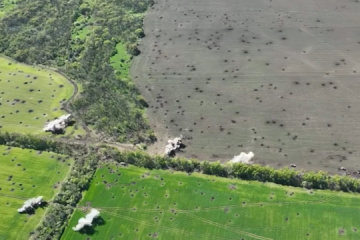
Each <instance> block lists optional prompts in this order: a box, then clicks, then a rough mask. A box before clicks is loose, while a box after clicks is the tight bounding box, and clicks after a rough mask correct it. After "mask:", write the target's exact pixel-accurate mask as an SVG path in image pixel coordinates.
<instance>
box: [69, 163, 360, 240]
mask: <svg viewBox="0 0 360 240" xmlns="http://www.w3.org/2000/svg"><path fill="white" fill-rule="evenodd" d="M359 201H360V196H359V195H355V194H346V193H340V192H330V191H311V190H305V189H301V188H293V187H284V186H280V185H275V184H270V183H259V182H251V181H239V180H232V179H226V178H219V177H214V176H206V175H202V174H192V176H189V175H187V174H186V173H181V172H170V171H162V170H153V171H150V170H148V169H141V168H137V167H132V166H130V167H126V168H124V167H116V166H114V165H107V166H104V167H102V168H100V169H98V170H97V172H96V175H95V177H94V179H93V181H92V183H91V186H90V188H89V190H88V191H87V192H86V193H85V194H84V198H83V200H82V201H81V202H80V204H79V206H78V209H77V210H76V211H75V213H74V215H73V216H72V218H71V220H70V222H69V226H68V227H67V229H66V230H65V232H64V234H63V237H62V239H64V240H69V239H92V240H94V239H172V240H176V239H188V240H190V239H197V240H199V239H227V240H229V239H237V240H238V239H246V240H248V239H249V240H250V239H261V240H270V239H276V240H281V239H284V240H288V239H293V240H296V239H299V240H300V239H301V240H303V239H314V240H318V239H328V240H332V239H334V240H335V239H359V233H358V231H359V228H360V223H359V222H360V215H359V208H358V205H359ZM89 207H93V208H96V209H98V210H99V211H100V212H101V214H100V216H101V217H100V218H99V219H97V220H96V221H95V224H94V226H93V227H89V228H86V229H85V231H82V232H75V231H73V230H72V229H71V228H72V227H74V226H75V225H76V223H77V221H78V219H79V218H80V217H83V216H85V214H86V209H89Z"/></svg>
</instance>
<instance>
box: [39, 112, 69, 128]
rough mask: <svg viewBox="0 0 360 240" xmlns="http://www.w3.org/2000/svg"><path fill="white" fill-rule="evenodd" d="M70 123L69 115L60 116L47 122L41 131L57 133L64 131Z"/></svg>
mask: <svg viewBox="0 0 360 240" xmlns="http://www.w3.org/2000/svg"><path fill="white" fill-rule="evenodd" d="M70 121H71V114H67V115H62V116H61V117H59V118H58V119H55V120H53V121H51V122H49V123H48V124H47V125H46V126H45V127H44V128H43V130H44V131H45V132H57V131H62V130H64V129H65V128H66V127H67V125H68V124H69V122H70Z"/></svg>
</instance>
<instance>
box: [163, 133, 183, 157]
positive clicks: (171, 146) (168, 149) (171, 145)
mask: <svg viewBox="0 0 360 240" xmlns="http://www.w3.org/2000/svg"><path fill="white" fill-rule="evenodd" d="M181 144H182V137H177V138H174V139H173V140H172V139H169V140H168V144H167V145H166V146H165V154H166V155H171V154H172V153H173V152H174V151H177V150H179V149H180V148H181Z"/></svg>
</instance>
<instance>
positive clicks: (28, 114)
mask: <svg viewBox="0 0 360 240" xmlns="http://www.w3.org/2000/svg"><path fill="white" fill-rule="evenodd" d="M73 93H74V87H73V86H72V85H71V84H70V83H69V81H68V80H67V79H66V78H65V77H63V76H62V75H60V74H59V73H57V72H54V71H52V70H49V69H46V68H42V67H38V66H29V65H25V64H20V63H17V62H15V61H12V60H9V59H7V58H3V57H1V56H0V130H1V131H8V132H20V133H31V134H40V133H42V132H43V131H42V128H43V127H44V125H45V124H46V122H47V121H48V120H50V121H51V120H53V119H54V118H55V117H59V116H61V115H63V114H66V112H65V111H63V110H61V107H62V104H63V103H65V101H67V100H68V99H69V98H70V97H71V96H72V94H73ZM75 128H76V129H77V130H76V129H75ZM73 130H76V133H77V134H83V133H84V132H83V131H82V129H81V128H80V127H78V126H74V127H71V128H68V129H67V130H66V131H67V133H70V132H72V131H73ZM47 134H49V133H47Z"/></svg>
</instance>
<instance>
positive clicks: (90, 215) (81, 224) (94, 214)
mask: <svg viewBox="0 0 360 240" xmlns="http://www.w3.org/2000/svg"><path fill="white" fill-rule="evenodd" d="M99 215H100V212H99V211H98V210H96V209H95V208H92V209H91V211H90V212H89V213H88V214H86V216H85V218H80V219H79V221H78V224H77V225H76V226H75V227H73V228H72V229H73V230H74V231H79V230H80V229H82V228H83V227H85V226H91V223H92V221H93V220H94V218H97V217H98V216H99Z"/></svg>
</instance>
